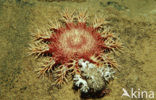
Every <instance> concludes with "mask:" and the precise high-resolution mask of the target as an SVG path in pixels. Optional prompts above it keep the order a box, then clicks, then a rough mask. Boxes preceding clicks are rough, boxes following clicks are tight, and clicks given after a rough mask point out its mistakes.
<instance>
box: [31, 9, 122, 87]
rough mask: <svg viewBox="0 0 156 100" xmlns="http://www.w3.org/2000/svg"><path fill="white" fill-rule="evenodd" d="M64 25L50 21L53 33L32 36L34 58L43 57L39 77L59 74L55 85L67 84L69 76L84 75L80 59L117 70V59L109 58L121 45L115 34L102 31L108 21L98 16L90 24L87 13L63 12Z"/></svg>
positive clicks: (105, 30)
mask: <svg viewBox="0 0 156 100" xmlns="http://www.w3.org/2000/svg"><path fill="white" fill-rule="evenodd" d="M61 16H63V20H62V22H59V21H57V20H56V21H54V22H51V24H52V25H51V26H50V29H49V30H50V32H41V31H40V29H38V32H37V33H34V34H32V36H33V40H34V41H33V43H32V44H30V50H31V53H30V54H32V55H36V56H37V57H43V58H44V59H43V60H42V61H41V62H40V66H41V68H40V69H39V73H40V75H45V73H51V72H53V71H55V72H56V84H57V85H61V84H62V83H64V82H67V78H66V77H67V75H68V74H69V73H72V74H81V72H80V70H79V65H78V60H79V59H85V60H88V61H90V62H92V63H94V64H96V65H97V66H99V65H101V64H109V65H110V66H112V67H117V64H116V62H115V61H114V59H111V58H109V57H108V55H107V54H108V52H109V53H110V52H111V51H115V50H117V49H120V48H121V44H120V43H119V42H118V39H117V38H116V37H115V36H114V34H113V33H111V32H110V31H108V29H104V30H102V31H101V32H99V29H100V28H101V27H102V25H103V24H104V23H105V22H106V21H105V20H103V19H101V18H100V19H98V18H97V17H96V18H95V20H94V21H93V22H91V24H88V22H87V19H88V16H87V12H86V11H83V12H77V13H76V12H75V11H74V12H69V11H68V10H65V11H64V12H63V13H61Z"/></svg>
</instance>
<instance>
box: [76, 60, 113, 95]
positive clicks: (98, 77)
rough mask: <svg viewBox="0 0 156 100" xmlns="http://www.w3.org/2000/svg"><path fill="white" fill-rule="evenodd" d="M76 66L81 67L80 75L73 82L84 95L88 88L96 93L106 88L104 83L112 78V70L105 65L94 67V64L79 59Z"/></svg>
mask: <svg viewBox="0 0 156 100" xmlns="http://www.w3.org/2000/svg"><path fill="white" fill-rule="evenodd" d="M78 64H79V66H81V67H80V70H81V75H75V76H74V81H75V85H76V86H78V87H80V90H81V92H85V93H86V92H88V90H89V89H90V88H92V89H94V90H95V91H98V90H100V89H102V88H103V87H105V86H106V84H107V83H106V82H109V81H110V80H111V79H113V78H114V73H115V71H114V69H113V68H111V67H109V66H107V65H103V66H100V67H96V65H95V64H93V63H90V62H89V61H85V60H84V59H80V60H79V62H78ZM81 76H83V77H84V78H85V79H82V77H81Z"/></svg>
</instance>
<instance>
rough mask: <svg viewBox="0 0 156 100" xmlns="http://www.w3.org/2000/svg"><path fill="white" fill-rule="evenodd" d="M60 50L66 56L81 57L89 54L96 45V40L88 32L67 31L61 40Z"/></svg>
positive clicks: (78, 30)
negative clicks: (76, 55)
mask: <svg viewBox="0 0 156 100" xmlns="http://www.w3.org/2000/svg"><path fill="white" fill-rule="evenodd" d="M59 42H60V48H62V50H63V52H64V53H65V54H67V55H68V54H71V55H74V54H75V53H77V54H79V55H81V54H83V53H84V52H89V51H90V50H91V49H92V48H94V45H95V39H94V37H93V36H92V34H90V33H89V32H88V31H86V30H84V29H76V28H74V29H71V30H67V31H66V32H65V33H64V34H62V35H61V36H60V38H59Z"/></svg>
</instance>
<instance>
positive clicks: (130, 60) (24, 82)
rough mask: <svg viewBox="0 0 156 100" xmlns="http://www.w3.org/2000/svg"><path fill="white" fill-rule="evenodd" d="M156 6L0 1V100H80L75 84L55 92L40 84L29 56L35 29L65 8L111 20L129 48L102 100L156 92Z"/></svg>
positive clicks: (118, 1)
mask: <svg viewBox="0 0 156 100" xmlns="http://www.w3.org/2000/svg"><path fill="white" fill-rule="evenodd" d="M155 5H156V0H38V1H37V0H0V100H80V94H79V92H74V91H73V90H72V82H70V83H68V85H64V86H63V87H62V89H56V88H54V89H52V88H51V81H50V80H49V79H47V78H45V79H38V78H37V74H36V72H35V71H34V67H33V65H34V64H35V63H36V61H35V60H34V58H33V57H30V56H27V55H28V54H27V52H28V46H29V42H30V34H31V32H32V31H31V30H32V29H33V28H34V26H38V27H43V26H45V24H46V23H47V21H48V18H49V19H54V18H59V17H60V15H59V12H60V11H62V10H64V9H65V8H69V9H77V8H87V9H88V12H89V13H90V14H91V15H96V14H97V15H104V16H106V17H107V19H108V20H109V21H110V22H111V26H112V30H113V31H114V32H116V33H117V34H118V35H119V37H120V39H121V41H122V42H123V44H124V50H123V53H120V54H119V55H116V59H117V61H118V62H119V64H120V65H121V68H120V72H119V73H117V75H116V76H117V78H116V79H115V80H114V81H113V82H112V83H111V84H110V88H111V90H112V91H111V93H110V94H109V95H108V96H105V97H104V98H101V99H98V100H131V99H130V98H128V97H121V95H122V93H123V92H122V88H125V89H126V90H128V91H129V92H130V91H131V88H134V89H135V90H138V89H140V90H142V91H144V90H146V91H155V92H156V78H155V76H156V60H155V59H156V56H155V55H156V45H155V44H156V6H155ZM148 99H149V98H147V100H148ZM95 100H97V99H95ZM132 100H133V99H132ZM135 100H136V99H135ZM137 100H146V98H143V99H137ZM153 100H154V99H153Z"/></svg>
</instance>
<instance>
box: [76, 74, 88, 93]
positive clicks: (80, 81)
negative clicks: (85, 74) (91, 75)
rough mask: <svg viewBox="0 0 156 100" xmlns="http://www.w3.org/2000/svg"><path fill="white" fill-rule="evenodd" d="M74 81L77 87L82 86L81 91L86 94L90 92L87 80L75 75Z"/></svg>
mask: <svg viewBox="0 0 156 100" xmlns="http://www.w3.org/2000/svg"><path fill="white" fill-rule="evenodd" d="M73 80H74V81H75V85H76V86H77V87H80V85H81V89H80V90H81V91H82V92H85V93H86V92H88V90H89V87H88V84H87V82H86V80H84V79H82V78H81V76H80V75H75V76H74V79H73Z"/></svg>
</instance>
